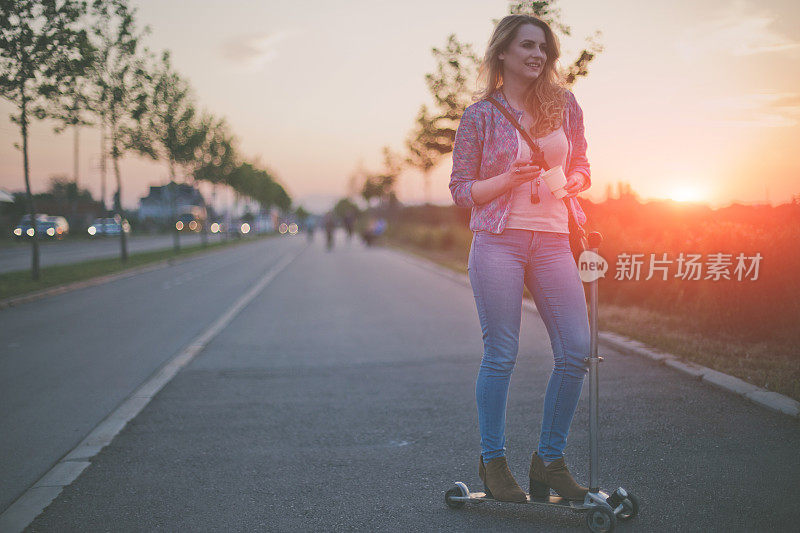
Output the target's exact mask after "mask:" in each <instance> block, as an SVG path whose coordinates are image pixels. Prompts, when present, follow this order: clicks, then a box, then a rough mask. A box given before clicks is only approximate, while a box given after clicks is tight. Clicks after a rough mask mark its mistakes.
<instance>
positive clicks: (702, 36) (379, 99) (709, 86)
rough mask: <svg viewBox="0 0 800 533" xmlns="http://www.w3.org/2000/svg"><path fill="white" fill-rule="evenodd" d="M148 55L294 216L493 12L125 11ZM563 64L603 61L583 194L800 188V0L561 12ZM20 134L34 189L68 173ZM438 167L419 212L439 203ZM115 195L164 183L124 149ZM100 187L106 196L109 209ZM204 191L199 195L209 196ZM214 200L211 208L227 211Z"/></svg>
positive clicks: (620, 5)
mask: <svg viewBox="0 0 800 533" xmlns="http://www.w3.org/2000/svg"><path fill="white" fill-rule="evenodd" d="M130 3H131V5H132V6H133V7H135V8H137V9H138V20H139V23H140V24H141V25H147V26H149V27H150V31H151V33H150V34H149V35H148V36H147V38H146V39H145V42H146V45H147V46H148V47H149V48H150V49H151V50H153V51H155V52H160V51H161V50H164V49H168V50H170V51H171V53H172V59H173V64H174V66H175V68H176V70H178V71H179V72H180V73H181V74H182V75H183V76H184V77H185V78H187V79H188V80H189V82H190V83H191V85H192V87H193V90H194V95H195V97H196V100H197V102H198V105H199V106H200V107H201V108H203V109H206V110H208V111H210V112H211V113H213V114H215V115H216V116H219V117H224V118H225V119H226V120H227V121H228V123H229V124H230V126H231V129H232V130H233V132H234V133H235V134H236V136H237V137H238V138H239V139H240V151H241V152H242V153H243V154H244V155H245V156H246V157H247V158H249V159H252V160H256V161H258V162H259V164H260V165H261V166H262V167H263V168H266V169H268V170H269V171H270V172H271V173H272V174H273V175H274V176H275V177H276V179H277V180H278V181H279V182H280V183H281V184H282V185H283V186H284V187H285V188H286V189H287V191H288V192H289V194H290V195H291V196H292V198H293V199H294V200H295V202H296V204H300V205H304V206H305V207H306V208H308V209H311V210H316V211H319V210H321V209H326V208H327V207H328V206H329V205H330V204H331V203H332V202H333V201H334V200H335V199H337V198H340V197H342V196H345V195H347V194H348V181H349V177H350V176H351V175H352V174H353V173H354V171H355V170H356V169H357V168H358V167H359V166H361V167H364V168H367V169H370V170H375V171H378V170H380V168H381V160H382V155H381V150H382V147H383V146H390V147H391V148H393V149H394V150H397V151H402V150H403V145H404V140H405V138H406V137H407V135H408V133H409V131H410V130H411V129H412V127H413V122H414V117H415V115H416V113H417V111H418V109H419V107H420V105H422V104H424V103H428V104H430V103H431V97H430V95H429V94H428V91H427V88H426V86H425V79H424V76H425V74H426V73H427V72H431V71H433V69H434V66H435V63H434V60H433V56H432V54H431V48H433V47H441V46H444V44H445V42H446V40H447V36H448V35H449V34H450V33H455V34H456V35H457V36H458V38H459V39H460V40H461V41H464V42H469V43H472V44H473V46H474V47H475V49H476V51H477V52H478V53H479V54H480V55H482V54H483V51H484V50H485V46H486V44H487V42H488V39H489V37H490V35H491V32H492V29H493V23H492V20H493V19H499V18H502V16H504V15H505V14H507V12H508V2H506V1H500V0H490V1H487V0H472V1H469V0H425V1H421V0H407V1H405V2H397V1H394V2H390V1H382V0H363V1H360V0H339V1H336V2H331V1H321V0H308V1H306V2H283V1H265V0H258V1H257V0H226V1H224V2H223V1H219V0H193V1H192V2H178V1H177V0H167V1H164V0H131V2H130ZM556 5H557V7H559V8H560V9H561V12H562V13H561V19H562V21H563V22H564V23H566V24H568V25H569V26H571V29H572V32H571V36H565V35H560V36H559V37H560V39H561V46H562V60H561V62H562V64H563V65H564V66H566V65H568V64H570V63H571V62H572V61H573V60H574V59H575V58H577V56H578V54H579V53H580V51H581V50H582V49H583V48H584V47H585V46H586V42H585V39H586V38H587V37H589V36H590V35H592V34H594V32H595V31H600V32H601V36H600V38H599V42H600V43H601V44H602V45H603V46H604V50H603V52H602V53H600V54H599V55H598V57H597V58H596V59H595V60H594V61H592V62H591V63H590V66H589V76H588V77H586V78H580V79H579V80H578V81H577V83H576V84H575V85H574V87H573V88H572V90H573V92H574V93H575V95H576V97H577V100H578V103H579V104H580V105H581V107H582V109H583V112H584V125H585V129H586V138H587V142H588V151H587V156H588V158H589V162H590V164H591V170H592V187H591V188H590V189H589V190H588V191H586V192H584V193H582V195H581V196H582V197H585V198H588V199H590V200H593V201H601V200H603V199H604V198H605V196H606V188H607V186H608V185H609V184H615V183H617V182H628V183H630V184H631V186H632V188H633V190H634V191H635V192H636V193H638V194H639V196H640V197H641V198H642V199H645V200H646V199H658V198H673V199H686V200H695V201H702V202H706V203H709V204H710V205H712V206H713V207H721V206H724V205H728V204H730V203H732V202H740V203H764V202H768V203H771V204H773V205H775V204H781V203H786V202H789V201H790V200H791V198H792V195H793V194H800V157H798V155H797V152H798V147H800V2H796V1H794V0H763V1H760V2H758V3H756V2H755V1H749V0H737V1H722V0H703V1H699V2H698V1H693V0H676V1H673V2H640V1H636V0H608V1H605V2H596V1H588V0H561V1H560V2H557V3H556ZM12 112H13V107H12V105H11V104H10V103H9V102H8V101H5V100H2V101H0V188H2V189H5V190H7V191H20V190H23V189H24V178H23V174H22V155H21V153H20V152H19V151H18V150H17V149H16V148H14V143H19V142H20V134H19V128H18V126H16V125H15V124H13V123H12V122H11V121H10V120H9V118H8V116H9V114H10V113H12ZM52 126H53V124H52V123H50V122H48V121H38V122H35V123H33V125H32V126H31V135H30V141H29V142H30V152H29V155H30V165H31V183H32V188H33V190H34V192H40V191H43V190H45V189H46V188H47V186H48V183H49V180H50V178H51V177H53V176H58V175H61V176H69V177H71V176H72V175H73V166H74V163H73V145H74V134H73V132H72V131H70V130H68V131H66V132H65V133H63V134H60V135H56V134H54V133H53V131H52ZM99 145H100V144H99V133H98V132H97V131H96V130H95V129H92V128H82V129H81V131H80V136H79V154H80V156H79V183H80V184H81V186H83V187H87V188H89V189H90V190H91V191H92V192H93V194H95V196H99V193H100V171H99V157H98V153H99ZM450 170H451V159H450V157H449V156H448V157H446V158H444V160H443V161H442V162H441V164H440V165H439V166H438V167H437V168H436V169H435V171H434V174H433V180H432V187H431V197H430V200H431V201H433V202H434V203H439V204H443V205H445V204H449V203H452V199H451V197H450V191H449V189H448V182H449V175H450ZM122 175H123V180H124V186H123V195H122V201H123V205H124V206H125V207H126V208H133V207H136V205H138V200H139V198H140V197H141V196H143V195H145V194H146V193H147V190H148V187H149V186H150V185H162V184H164V183H165V182H166V181H167V175H168V174H167V167H166V164H165V163H163V162H161V163H158V162H153V161H150V160H145V159H142V158H139V157H137V156H133V155H129V156H127V157H126V158H125V160H124V161H123V163H122ZM111 189H112V184H111V182H109V187H108V191H109V192H108V193H107V199H109V200H110V198H111ZM206 192H208V191H206ZM398 197H399V198H400V200H401V201H403V202H406V203H418V202H420V201H422V200H424V189H423V181H422V178H421V175H420V174H418V173H415V172H412V171H409V172H406V173H404V174H403V175H401V177H400V179H399V183H398ZM226 198H228V197H226V196H225V195H224V194H221V195H220V200H219V201H220V202H222V203H224V202H225V201H226Z"/></svg>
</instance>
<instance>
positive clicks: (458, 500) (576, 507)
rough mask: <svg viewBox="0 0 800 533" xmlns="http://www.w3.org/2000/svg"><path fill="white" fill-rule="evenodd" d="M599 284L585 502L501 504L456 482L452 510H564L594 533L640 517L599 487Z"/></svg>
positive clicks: (596, 238) (628, 501)
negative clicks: (469, 506) (491, 506)
mask: <svg viewBox="0 0 800 533" xmlns="http://www.w3.org/2000/svg"><path fill="white" fill-rule="evenodd" d="M587 241H588V250H591V251H592V252H594V253H597V248H598V247H599V246H600V243H601V242H602V241H603V237H602V235H600V233H599V232H596V231H594V232H592V233H590V234H589V235H588V239H587ZM597 282H598V280H597V279H595V280H593V281H591V282H589V306H590V316H589V325H590V328H591V345H590V352H591V353H590V355H589V357H586V358H585V359H584V361H586V362H587V363H589V451H590V454H589V493H588V494H587V495H586V497H585V498H584V500H583V501H576V500H568V499H566V498H561V497H560V496H548V497H547V498H534V497H532V496H531V495H530V494H529V495H527V501H525V502H519V503H516V502H499V501H498V500H495V499H494V498H490V497H487V495H486V493H485V492H470V490H469V489H468V488H467V485H466V484H465V483H462V482H461V481H456V482H455V486H454V487H453V488H451V489H450V490H448V491H447V492H446V493H445V495H444V501H445V503H446V504H447V506H448V507H450V508H451V509H460V508H462V507H464V505H465V504H466V503H475V504H479V503H484V502H497V503H516V505H546V506H551V507H560V508H562V509H569V510H571V511H575V512H585V513H586V525H587V526H588V527H589V530H590V531H592V532H593V533H610V532H612V531H614V528H615V527H616V525H617V520H622V521H626V520H630V519H631V518H633V517H635V516H636V515H637V514H638V513H639V500H638V498H636V496H634V495H633V494H632V493H631V492H629V491H627V490H626V489H624V488H622V487H619V488H617V490H615V491H614V492H612V493H611V494H609V493H608V492H605V491H602V490H600V488H599V486H598V465H599V464H600V462H599V460H598V450H597V413H598V394H599V392H598V377H597V372H598V366H597V365H598V364H599V363H601V362H602V361H603V358H602V357H600V356H598V355H597Z"/></svg>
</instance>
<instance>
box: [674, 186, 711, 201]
mask: <svg viewBox="0 0 800 533" xmlns="http://www.w3.org/2000/svg"><path fill="white" fill-rule="evenodd" d="M669 199H670V200H675V201H676V202H704V201H707V200H708V198H707V197H706V195H705V194H703V192H702V191H700V189H699V188H697V187H692V186H690V185H685V186H682V187H678V188H676V189H675V190H674V191H672V193H671V194H670V195H669Z"/></svg>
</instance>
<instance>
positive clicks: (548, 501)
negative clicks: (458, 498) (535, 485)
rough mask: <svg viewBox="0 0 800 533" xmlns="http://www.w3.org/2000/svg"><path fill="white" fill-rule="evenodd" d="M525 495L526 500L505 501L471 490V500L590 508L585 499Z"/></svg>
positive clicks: (574, 508) (579, 509)
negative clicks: (585, 503)
mask: <svg viewBox="0 0 800 533" xmlns="http://www.w3.org/2000/svg"><path fill="white" fill-rule="evenodd" d="M525 496H526V497H527V501H524V502H503V501H500V500H495V499H494V498H490V497H488V496H486V493H485V492H470V493H469V501H471V502H499V503H517V504H520V505H556V506H558V507H565V508H567V509H573V510H575V511H581V510H584V509H588V508H589V507H587V506H586V505H584V501H583V500H568V499H566V498H562V497H561V496H548V497H547V498H534V497H532V496H531V495H530V494H526V495H525Z"/></svg>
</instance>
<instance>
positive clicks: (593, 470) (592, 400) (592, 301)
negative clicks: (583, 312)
mask: <svg viewBox="0 0 800 533" xmlns="http://www.w3.org/2000/svg"><path fill="white" fill-rule="evenodd" d="M602 239H603V237H602V236H601V235H600V233H598V232H592V233H591V234H589V238H588V242H589V250H591V251H592V252H594V253H597V247H598V246H600V243H601V242H602ZM598 281H599V278H598V279H595V280H594V281H592V282H590V283H589V308H590V313H589V320H590V322H589V329H590V331H591V345H590V352H591V354H590V356H589V491H591V492H597V491H599V490H600V487H599V486H598V485H599V483H598V477H599V474H598V468H599V466H600V461H599V458H598V451H597V433H598V431H597V413H598V403H599V388H598V377H597V372H598V367H597V365H598V363H600V361H602V359H601V358H599V357H598V356H597V283H598Z"/></svg>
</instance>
